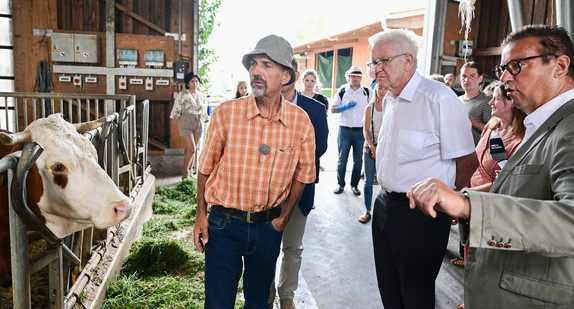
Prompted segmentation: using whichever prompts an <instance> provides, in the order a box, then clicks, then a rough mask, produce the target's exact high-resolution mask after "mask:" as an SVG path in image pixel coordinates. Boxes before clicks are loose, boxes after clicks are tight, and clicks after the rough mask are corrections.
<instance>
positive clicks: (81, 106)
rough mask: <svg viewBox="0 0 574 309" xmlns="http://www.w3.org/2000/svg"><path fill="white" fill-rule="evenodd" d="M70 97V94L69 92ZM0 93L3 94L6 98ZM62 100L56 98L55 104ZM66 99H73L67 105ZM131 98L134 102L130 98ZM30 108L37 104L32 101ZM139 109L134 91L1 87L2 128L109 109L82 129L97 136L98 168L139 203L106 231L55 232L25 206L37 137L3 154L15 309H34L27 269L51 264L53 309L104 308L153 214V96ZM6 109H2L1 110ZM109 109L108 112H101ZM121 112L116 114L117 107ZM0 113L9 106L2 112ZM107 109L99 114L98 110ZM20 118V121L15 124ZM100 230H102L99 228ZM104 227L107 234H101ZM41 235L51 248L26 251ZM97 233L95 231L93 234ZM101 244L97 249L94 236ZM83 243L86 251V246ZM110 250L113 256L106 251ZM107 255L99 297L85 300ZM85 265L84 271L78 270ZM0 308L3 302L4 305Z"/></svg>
mask: <svg viewBox="0 0 574 309" xmlns="http://www.w3.org/2000/svg"><path fill="white" fill-rule="evenodd" d="M72 97H73V98H72ZM2 98H3V99H4V100H3V101H2ZM58 102H59V104H58ZM62 102H68V104H64V103H62ZM128 102H129V103H130V104H129V105H128V104H127V103H128ZM30 106H32V107H30ZM140 106H141V107H138V111H139V113H140V115H137V113H136V105H135V97H134V96H106V95H103V96H97V97H96V96H90V95H72V94H70V95H67V97H66V96H65V95H61V94H45V93H43V94H22V93H0V118H2V119H3V121H0V128H5V129H11V130H13V131H16V130H14V129H16V128H21V129H23V128H24V127H25V126H27V125H28V124H29V122H32V121H33V120H35V119H36V118H41V117H46V116H47V115H48V114H50V112H54V111H56V112H58V113H63V114H64V115H68V117H69V119H72V115H73V116H74V118H73V119H75V122H82V121H89V120H94V119H97V118H99V117H101V116H102V115H106V112H105V110H107V111H110V110H114V112H113V113H107V115H108V116H106V121H105V123H104V124H103V125H102V126H101V127H99V128H97V129H94V130H91V131H89V132H85V133H83V135H84V136H86V137H87V138H88V139H90V140H91V141H92V144H93V145H94V146H95V148H96V150H97V153H98V161H99V164H100V166H101V167H102V168H103V169H104V170H105V171H106V173H107V174H108V175H109V176H110V178H111V179H112V180H113V181H114V183H115V184H116V185H117V186H118V188H119V189H120V191H122V192H123V193H124V194H125V195H127V196H129V197H130V200H131V202H132V203H133V204H135V205H136V208H137V209H134V211H132V214H131V215H130V217H129V218H127V219H126V220H124V221H123V222H121V223H120V224H118V226H114V227H111V228H109V229H108V230H103V231H102V230H96V231H94V229H93V228H89V229H86V230H84V231H79V232H76V233H74V234H73V235H69V236H67V237H65V238H64V239H60V238H58V237H57V236H56V235H54V233H53V232H52V231H50V229H48V228H47V227H46V226H45V225H44V223H43V222H42V221H41V220H40V219H39V218H38V217H37V216H36V215H35V214H34V213H33V212H32V211H31V210H30V209H29V208H28V206H27V204H26V197H25V191H26V185H25V183H26V175H27V174H28V171H29V169H30V168H31V167H32V166H33V165H34V163H35V161H36V159H37V158H38V157H39V156H40V154H41V153H42V151H43V149H42V147H41V145H38V144H36V143H34V142H32V143H27V144H25V145H24V148H23V150H22V151H17V152H14V153H12V154H10V155H8V156H5V157H4V158H2V159H1V160H0V172H4V171H8V185H9V192H10V194H9V195H10V196H9V212H10V235H11V255H12V292H13V294H12V295H13V296H12V299H13V307H14V308H31V306H32V301H31V295H30V294H31V293H30V290H31V289H30V275H31V274H33V273H35V272H37V271H39V270H41V269H43V268H45V267H48V269H49V270H48V274H49V279H48V291H49V292H48V294H49V295H48V300H49V304H48V305H47V306H49V307H50V308H71V307H76V308H78V307H79V308H87V307H89V308H94V307H99V305H101V302H102V301H103V297H104V296H105V290H106V289H107V284H108V280H111V279H113V277H115V276H116V275H117V273H118V272H119V269H120V267H121V262H122V260H123V258H124V257H125V255H127V252H128V250H129V247H130V245H131V242H132V241H133V240H134V239H135V238H136V237H139V233H140V231H141V227H142V225H143V222H145V220H146V218H144V217H147V216H149V215H150V214H151V200H152V199H153V194H154V193H155V185H154V177H153V176H152V175H151V174H150V170H151V167H150V166H149V164H148V162H147V138H148V127H149V101H148V100H145V101H143V102H142V103H141V104H140ZM2 107H3V108H2ZM101 110H104V111H101ZM115 110H118V111H119V112H115ZM1 112H4V113H3V114H2V113H1ZM100 113H102V114H100ZM18 119H23V123H18ZM29 119H30V120H29ZM98 231H99V232H100V233H98ZM102 232H103V234H104V235H103V237H102V235H100V234H102ZM30 233H32V234H36V235H39V236H41V238H43V239H44V240H45V241H46V243H47V244H48V245H49V249H48V250H46V251H44V252H41V253H39V254H37V255H35V256H33V257H29V256H28V235H30ZM94 234H95V235H94ZM98 236H100V238H99V239H96V240H95V241H98V240H99V243H103V245H100V246H99V247H98V248H97V249H96V250H94V251H93V253H92V249H93V246H92V243H93V242H95V241H93V240H94V237H96V238H97V237H98ZM82 248H83V249H82ZM110 254H113V255H114V256H111V257H110V256H109V255H110ZM104 257H105V258H106V259H107V260H111V261H112V262H111V263H109V264H108V267H109V268H110V269H109V270H106V277H107V276H109V277H110V278H103V280H102V278H99V279H98V281H99V282H96V283H95V285H96V286H97V288H96V291H95V292H94V293H93V294H95V296H94V297H93V298H92V299H88V300H87V301H86V299H85V297H82V295H81V294H82V293H83V290H84V289H86V287H87V286H89V285H90V284H91V285H94V284H93V282H92V281H93V279H94V278H93V272H94V268H95V267H97V264H98V262H99V261H101V260H103V259H104ZM80 270H81V272H80ZM0 307H2V308H4V307H5V305H3V304H1V303H0Z"/></svg>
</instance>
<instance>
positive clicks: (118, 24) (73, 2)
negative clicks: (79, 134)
mask: <svg viewBox="0 0 574 309" xmlns="http://www.w3.org/2000/svg"><path fill="white" fill-rule="evenodd" d="M182 5H183V9H182V12H183V13H182V15H183V16H182V32H183V33H184V34H185V36H186V38H185V41H183V42H182V45H181V53H182V55H183V56H184V57H186V59H187V60H189V59H193V57H192V56H193V55H192V47H193V46H192V45H193V19H192V17H193V14H192V13H193V1H183V3H182ZM12 6H13V14H14V15H13V17H14V19H13V20H14V59H15V91H17V92H32V91H34V85H35V84H36V79H37V75H38V74H37V71H38V65H39V63H40V62H41V61H45V62H46V63H47V64H48V66H49V68H53V65H70V66H93V67H99V68H104V67H106V37H105V35H106V34H105V31H106V10H105V9H106V1H101V0H34V1H24V0H13V1H12ZM178 10H179V1H178V0H117V1H116V9H115V24H114V25H115V31H116V40H115V48H114V49H115V50H117V49H119V48H124V49H137V50H138V56H139V57H138V65H137V68H146V67H145V63H144V59H143V56H144V51H145V50H161V51H163V52H164V57H165V59H164V69H166V65H167V63H168V62H170V63H172V62H175V61H178V60H179V56H178V41H176V40H175V39H174V38H173V37H171V36H165V32H168V33H177V32H178V14H177V12H178ZM34 29H40V30H37V31H36V35H35V34H34ZM46 30H51V31H52V32H59V33H74V34H93V35H97V36H98V37H99V44H100V47H99V49H100V56H99V62H98V63H94V64H82V63H77V62H54V61H52V59H51V36H50V33H49V31H46ZM39 33H40V35H39ZM41 34H44V35H41ZM114 67H116V68H117V67H119V65H118V63H117V57H116V64H115V65H114ZM192 67H193V65H192V64H191V63H190V68H192ZM61 75H62V74H60V73H58V74H52V78H51V81H52V91H53V92H58V93H87V94H92V93H93V94H105V93H106V92H107V88H108V87H107V84H106V76H105V75H95V74H94V75H91V76H94V77H97V78H98V82H97V83H95V84H88V83H83V85H82V86H75V85H73V84H72V83H64V82H60V81H59V76H61ZM67 75H69V74H67ZM72 75H73V74H72ZM127 78H128V80H129V78H130V76H129V75H128V76H127ZM139 78H144V80H145V77H139ZM118 79H119V77H118V76H116V77H115V83H116V85H115V89H116V90H115V94H135V95H136V97H137V99H138V101H141V100H144V99H149V100H150V101H151V102H152V106H151V111H150V118H151V120H152V123H154V126H152V127H150V140H156V141H159V142H158V143H155V144H154V145H152V146H151V147H150V149H151V150H152V151H153V150H160V151H163V149H164V148H181V147H182V143H181V141H180V138H179V136H178V135H179V134H178V132H177V123H176V122H175V121H172V120H170V119H169V118H168V117H166V113H167V116H168V115H169V111H170V110H171V106H172V96H173V93H174V92H178V91H179V89H180V88H182V83H179V84H178V83H177V82H176V81H174V80H173V79H171V81H170V86H157V85H154V89H153V90H151V91H150V90H145V85H131V84H128V89H127V90H119V89H118V83H119V81H118ZM155 79H156V78H154V81H155ZM156 113H157V114H156Z"/></svg>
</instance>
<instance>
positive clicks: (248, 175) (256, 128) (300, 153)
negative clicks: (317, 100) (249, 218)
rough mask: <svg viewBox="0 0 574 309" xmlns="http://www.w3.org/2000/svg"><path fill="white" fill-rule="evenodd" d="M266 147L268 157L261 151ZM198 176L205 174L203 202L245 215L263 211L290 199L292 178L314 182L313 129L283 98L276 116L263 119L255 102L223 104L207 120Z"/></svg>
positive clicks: (246, 98)
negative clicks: (236, 210) (208, 122)
mask: <svg viewBox="0 0 574 309" xmlns="http://www.w3.org/2000/svg"><path fill="white" fill-rule="evenodd" d="M262 144H266V145H269V147H270V148H271V150H270V152H269V154H267V155H264V154H262V153H260V152H259V147H260V146H261V145H262ZM199 172H200V173H202V174H204V175H209V176H208V179H207V182H206V184H205V200H206V201H207V203H208V204H211V205H223V206H225V207H228V208H235V209H240V210H243V211H262V210H266V209H269V208H271V207H274V206H277V205H279V204H280V203H281V202H283V201H284V200H285V199H286V198H287V196H288V195H289V191H290V189H291V183H292V181H293V179H296V180H298V181H299V182H302V183H312V182H313V181H315V131H314V129H313V125H312V124H311V121H310V120H309V117H308V116H307V113H305V111H303V109H301V108H300V107H298V106H296V105H293V104H289V103H288V102H287V101H285V100H284V99H283V97H281V106H280V109H279V112H278V113H277V114H276V115H275V116H274V118H273V119H271V120H269V119H268V118H264V117H263V116H261V113H260V112H259V110H258V108H257V105H256V103H255V98H254V97H253V96H248V97H243V98H239V99H236V100H231V101H227V102H224V103H222V104H221V105H220V106H219V107H217V108H216V109H215V110H214V113H213V115H212V116H211V122H210V124H209V129H208V130H207V138H206V141H205V146H204V148H203V150H202V151H201V155H200V157H199Z"/></svg>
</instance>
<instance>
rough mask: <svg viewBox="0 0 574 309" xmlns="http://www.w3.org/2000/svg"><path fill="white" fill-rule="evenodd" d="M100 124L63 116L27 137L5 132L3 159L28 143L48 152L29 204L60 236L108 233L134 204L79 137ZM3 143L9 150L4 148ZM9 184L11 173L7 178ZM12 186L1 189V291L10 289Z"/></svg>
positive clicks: (39, 123) (0, 136)
mask: <svg viewBox="0 0 574 309" xmlns="http://www.w3.org/2000/svg"><path fill="white" fill-rule="evenodd" d="M103 120H105V118H102V119H101V120H100V121H94V122H90V123H84V124H75V125H72V124H70V123H68V122H67V121H65V120H64V119H63V118H62V116H61V115H60V114H55V115H50V116H48V117H47V118H42V119H38V120H36V121H34V122H32V123H31V124H30V125H29V126H28V127H26V129H25V130H24V131H23V132H20V133H5V132H1V133H0V142H2V143H0V156H2V157H3V156H5V155H7V154H10V153H12V152H14V151H16V150H18V149H19V147H21V145H22V144H23V143H26V142H31V141H35V142H36V143H38V144H40V145H41V146H42V147H43V148H44V152H43V153H42V154H41V155H40V157H39V158H38V159H37V160H36V164H35V166H34V167H33V168H32V169H31V170H30V172H29V173H28V177H27V179H26V187H27V192H28V193H27V197H26V198H27V203H28V206H29V207H30V208H31V209H32V211H33V212H34V213H35V214H36V215H37V216H38V217H40V218H41V219H42V221H44V222H45V224H46V226H47V227H48V228H49V229H50V230H52V232H54V234H55V235H56V236H58V237H60V238H61V237H64V236H66V235H69V234H71V233H73V232H76V231H79V230H82V229H84V228H87V227H89V226H92V225H94V226H96V227H98V228H107V227H110V226H112V225H115V224H117V223H119V222H120V221H122V220H124V219H126V218H127V217H128V216H129V215H130V212H131V210H132V208H133V207H132V205H131V202H130V199H129V198H128V197H127V196H125V195H124V194H123V193H122V192H121V191H120V190H119V189H118V188H117V186H116V185H115V184H114V182H113V181H112V180H111V178H110V177H109V176H108V175H107V174H106V172H105V171H104V170H103V169H102V168H101V167H100V166H99V165H98V160H97V154H96V149H95V148H94V146H93V145H92V143H91V142H90V141H89V140H88V139H87V138H86V137H84V136H82V135H81V134H80V133H78V132H84V131H88V130H91V129H94V128H96V127H98V126H100V125H101V123H102V121H103ZM2 144H3V145H2ZM3 176H4V177H3V178H4V180H5V179H6V174H4V175H3ZM7 200H8V186H7V183H6V181H3V182H2V184H0V286H7V285H10V282H11V276H10V273H11V271H10V240H9V239H10V235H9V232H10V230H9V225H8V224H9V223H8V222H9V221H8V203H7Z"/></svg>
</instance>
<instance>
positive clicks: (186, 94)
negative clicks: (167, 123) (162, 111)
mask: <svg viewBox="0 0 574 309" xmlns="http://www.w3.org/2000/svg"><path fill="white" fill-rule="evenodd" d="M183 81H184V83H185V90H183V91H182V92H180V93H179V95H178V96H177V98H176V99H175V103H174V105H173V109H172V110H171V114H170V115H169V117H170V118H172V119H177V120H178V128H179V136H181V139H182V141H183V150H184V154H185V155H184V158H183V168H184V174H183V177H184V178H190V177H191V176H192V174H193V170H192V166H193V161H194V159H195V152H196V150H197V143H198V142H199V138H200V137H201V132H202V130H203V124H202V119H206V118H207V108H206V106H207V100H206V97H205V95H204V94H203V93H201V92H199V91H198V90H197V87H198V86H199V83H200V82H201V78H200V77H199V75H197V74H195V73H194V72H190V73H187V74H186V75H185V77H184V79H183Z"/></svg>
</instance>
